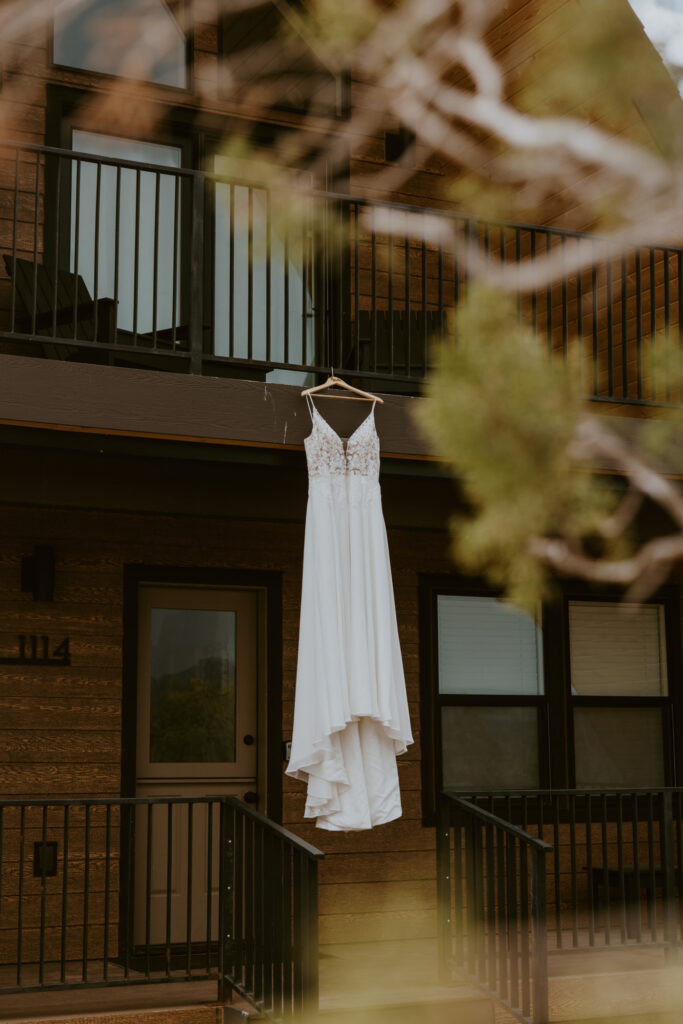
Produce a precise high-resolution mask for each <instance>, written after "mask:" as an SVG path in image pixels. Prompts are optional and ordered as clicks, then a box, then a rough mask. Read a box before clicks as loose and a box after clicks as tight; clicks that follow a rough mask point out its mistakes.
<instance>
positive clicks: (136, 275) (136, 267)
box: [133, 168, 141, 345]
mask: <svg viewBox="0 0 683 1024" xmlns="http://www.w3.org/2000/svg"><path fill="white" fill-rule="evenodd" d="M140 183H141V179H140V169H139V168H138V169H137V170H136V171H135V254H134V256H133V344H134V345H137V343H138V300H139V284H140Z"/></svg>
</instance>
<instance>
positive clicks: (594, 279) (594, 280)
mask: <svg viewBox="0 0 683 1024" xmlns="http://www.w3.org/2000/svg"><path fill="white" fill-rule="evenodd" d="M591 287H592V292H593V294H592V300H593V301H592V313H593V394H594V395H597V394H598V392H599V383H600V377H599V367H600V354H599V352H598V268H597V266H596V265H595V264H593V266H592V268H591Z"/></svg>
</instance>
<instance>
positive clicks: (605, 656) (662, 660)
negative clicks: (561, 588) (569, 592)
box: [569, 601, 667, 697]
mask: <svg viewBox="0 0 683 1024" xmlns="http://www.w3.org/2000/svg"><path fill="white" fill-rule="evenodd" d="M569 643H570V663H571V683H572V692H573V693H575V694H578V695H580V696H582V697H593V696H605V697H660V696H663V695H665V694H666V692H667V682H666V647H665V634H664V606H663V605H661V604H641V605H638V604H621V603H618V602H611V601H610V602H606V601H570V602H569Z"/></svg>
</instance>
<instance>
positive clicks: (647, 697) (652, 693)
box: [421, 577, 683, 820]
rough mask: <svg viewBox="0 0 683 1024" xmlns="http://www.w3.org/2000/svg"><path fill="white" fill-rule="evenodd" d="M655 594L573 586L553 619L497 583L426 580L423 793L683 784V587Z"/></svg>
mask: <svg viewBox="0 0 683 1024" xmlns="http://www.w3.org/2000/svg"><path fill="white" fill-rule="evenodd" d="M663 595H664V596H662V597H660V596H658V597H657V599H653V600H651V601H649V602H647V603H645V604H631V605H624V604H623V603H622V602H621V601H619V600H618V599H616V598H615V597H613V596H611V595H605V597H604V598H603V597H602V595H600V596H596V594H595V593H594V592H593V593H591V594H588V593H586V592H584V593H581V592H580V591H579V590H577V589H575V588H570V587H567V588H566V592H565V593H564V595H563V597H562V598H561V599H560V600H558V601H557V602H555V603H554V604H552V605H549V606H548V607H547V608H544V609H543V613H542V616H539V617H538V618H539V619H540V620H542V626H541V625H540V624H539V623H538V622H536V621H534V618H533V617H532V616H530V615H527V614H525V613H524V612H521V611H519V610H518V609H515V608H512V607H511V606H509V605H508V604H506V603H505V602H504V601H502V600H500V598H499V597H497V596H496V595H495V594H492V593H491V592H490V591H488V592H487V591H486V590H485V589H484V588H483V587H482V588H480V589H476V588H474V587H470V588H469V592H467V591H466V590H465V589H464V587H463V588H461V589H460V590H459V591H456V588H455V587H454V586H453V580H452V579H449V578H448V577H441V578H437V577H432V578H430V577H424V578H423V580H422V583H421V673H422V730H423V731H422V741H423V797H424V801H423V803H424V812H425V820H431V817H430V816H431V814H432V813H433V808H434V806H435V802H434V801H435V794H436V792H438V791H439V790H440V789H442V788H444V789H453V790H461V791H465V792H468V791H469V792H472V791H480V792H487V791H491V790H504V791H508V792H514V791H518V790H525V789H536V788H546V787H550V786H552V787H553V788H557V789H561V788H577V789H610V788H616V787H626V788H628V787H634V788H635V787H645V788H648V787H650V788H652V787H657V786H662V785H666V784H675V783H676V779H677V775H676V765H675V757H674V751H675V749H676V747H677V746H678V747H680V746H681V745H682V744H683V715H682V714H681V703H682V702H681V696H682V694H681V689H682V687H681V665H680V608H679V596H678V593H677V592H676V591H673V590H671V591H664V592H663Z"/></svg>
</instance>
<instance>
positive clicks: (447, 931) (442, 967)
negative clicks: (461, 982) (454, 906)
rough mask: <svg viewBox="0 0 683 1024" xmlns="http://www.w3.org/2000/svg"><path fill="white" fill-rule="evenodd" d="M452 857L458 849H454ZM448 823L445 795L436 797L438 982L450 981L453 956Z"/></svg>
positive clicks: (449, 834)
mask: <svg viewBox="0 0 683 1024" xmlns="http://www.w3.org/2000/svg"><path fill="white" fill-rule="evenodd" d="M455 855H456V857H457V856H458V851H457V850H456V854H455ZM451 893H452V886H451V822H450V804H449V801H448V798H447V797H445V796H443V794H440V795H439V797H438V809H437V823H436V921H437V924H436V941H437V955H438V970H439V981H440V983H441V984H445V983H446V982H449V981H451V966H450V961H451V958H452V955H453V950H452V943H453V936H452V927H451Z"/></svg>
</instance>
